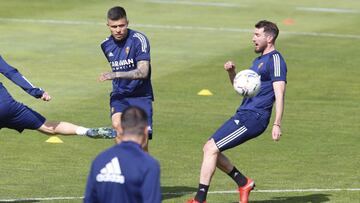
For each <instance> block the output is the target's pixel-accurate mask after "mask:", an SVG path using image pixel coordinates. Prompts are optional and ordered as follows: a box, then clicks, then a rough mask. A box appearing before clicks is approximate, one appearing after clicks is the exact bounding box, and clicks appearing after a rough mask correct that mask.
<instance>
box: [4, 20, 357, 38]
mask: <svg viewBox="0 0 360 203" xmlns="http://www.w3.org/2000/svg"><path fill="white" fill-rule="evenodd" d="M0 21H3V22H15V23H35V24H64V25H104V26H105V22H104V23H99V22H94V21H73V20H51V19H21V18H0ZM131 26H132V27H140V28H153V29H169V30H200V31H211V32H213V31H223V32H238V33H252V30H250V29H240V28H224V27H202V26H181V25H154V24H132V25H131ZM281 33H282V34H285V35H301V36H314V37H333V38H344V39H360V35H351V34H335V33H322V32H290V31H288V32H287V31H283V32H281Z"/></svg>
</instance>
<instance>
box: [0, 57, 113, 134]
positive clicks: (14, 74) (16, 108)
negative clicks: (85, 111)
mask: <svg viewBox="0 0 360 203" xmlns="http://www.w3.org/2000/svg"><path fill="white" fill-rule="evenodd" d="M0 73H1V74H3V75H4V76H5V77H7V78H8V79H9V80H11V81H12V82H14V83H15V84H16V85H18V86H19V87H21V88H22V89H23V90H25V91H26V92H27V93H28V94H30V95H31V96H33V97H35V98H41V99H42V100H44V101H50V100H51V96H50V95H49V94H48V93H47V92H45V91H44V90H42V89H41V88H37V87H35V86H34V85H32V84H31V83H30V82H29V81H28V80H27V79H26V78H25V77H24V76H23V75H21V74H20V73H19V71H18V70H17V69H15V68H13V67H12V66H10V65H9V64H7V63H6V62H5V60H4V59H3V58H2V57H1V56H0ZM1 128H10V129H14V130H17V131H18V132H20V133H21V132H22V131H23V130H24V129H31V130H38V131H40V132H42V133H45V134H63V135H75V134H77V135H87V136H89V137H93V138H97V137H104V138H113V137H114V135H113V131H112V129H109V128H84V127H81V126H77V125H74V124H72V123H68V122H63V121H61V122H57V121H46V119H45V118H44V117H43V116H42V115H40V114H39V113H38V112H36V111H34V110H32V109H31V108H29V107H27V106H26V105H24V104H22V103H20V102H17V101H15V100H14V99H13V97H12V96H11V95H10V94H9V92H8V91H7V90H6V88H5V87H4V86H3V84H2V83H1V82H0V129H1Z"/></svg>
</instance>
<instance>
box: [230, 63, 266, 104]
mask: <svg viewBox="0 0 360 203" xmlns="http://www.w3.org/2000/svg"><path fill="white" fill-rule="evenodd" d="M260 86H261V80H260V75H258V74H257V73H256V72H255V71H253V70H250V69H247V70H242V71H240V72H238V73H237V74H236V76H235V78H234V89H235V91H236V92H237V93H239V94H240V95H241V96H244V97H253V96H255V95H256V94H257V93H258V92H259V90H260Z"/></svg>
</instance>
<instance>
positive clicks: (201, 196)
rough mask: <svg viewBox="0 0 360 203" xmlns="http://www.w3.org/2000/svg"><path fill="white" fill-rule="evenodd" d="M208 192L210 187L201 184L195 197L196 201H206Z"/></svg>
mask: <svg viewBox="0 0 360 203" xmlns="http://www.w3.org/2000/svg"><path fill="white" fill-rule="evenodd" d="M208 190H209V186H208V185H203V184H199V188H198V190H197V192H196V195H195V200H196V201H198V202H200V203H202V202H204V201H206V195H207V193H208Z"/></svg>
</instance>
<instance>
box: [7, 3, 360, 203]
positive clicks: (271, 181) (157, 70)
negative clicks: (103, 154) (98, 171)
mask: <svg viewBox="0 0 360 203" xmlns="http://www.w3.org/2000/svg"><path fill="white" fill-rule="evenodd" d="M0 4H1V7H0V30H1V35H0V47H1V52H0V54H1V55H2V56H3V57H4V58H5V59H6V60H7V61H8V62H9V63H10V64H11V65H13V66H14V67H16V68H18V69H19V70H20V71H21V72H22V73H23V74H24V75H25V76H26V77H27V78H28V79H29V80H30V81H31V82H32V83H33V84H36V85H37V86H40V87H42V88H44V89H45V90H46V91H48V92H49V93H50V94H51V95H52V96H53V100H52V101H51V102H49V103H45V102H41V101H39V100H35V99H34V98H32V97H30V96H29V95H27V94H26V93H25V92H23V91H22V90H21V89H19V88H18V87H16V86H15V85H13V84H11V82H10V81H8V80H7V79H6V78H5V77H3V76H0V80H1V82H3V83H4V85H5V86H6V87H7V89H8V90H9V91H10V93H11V94H12V95H13V96H14V97H15V98H16V99H17V100H18V101H21V102H23V103H25V104H27V105H28V106H30V107H32V108H33V109H35V110H36V111H38V112H40V113H42V114H43V115H44V116H45V117H47V118H48V119H49V120H64V121H70V122H73V123H77V124H80V125H84V126H91V127H97V126H110V118H109V110H108V109H109V107H108V100H109V96H108V95H109V92H110V90H111V84H110V82H107V83H106V82H105V83H98V82H96V78H97V77H98V75H99V73H100V72H103V71H107V70H110V69H109V66H108V64H107V62H106V60H105V57H104V56H103V54H102V52H101V50H100V47H99V45H100V43H101V42H102V40H103V39H105V37H106V36H108V35H109V32H108V30H107V27H106V26H105V20H106V17H105V14H106V11H107V9H108V8H110V7H112V6H114V5H122V6H124V7H125V8H126V9H127V12H128V18H129V20H130V28H133V29H136V30H139V31H141V32H143V33H145V34H146V35H147V36H148V37H149V39H150V43H151V52H152V66H153V70H152V71H153V72H152V76H153V85H154V90H155V103H154V139H153V141H151V143H150V150H151V154H152V155H154V156H155V157H156V158H157V159H158V160H159V161H160V163H161V169H162V176H161V183H162V189H163V193H164V198H163V199H164V201H163V202H165V203H166V202H169V203H170V202H176V203H177V202H185V200H186V199H188V198H190V197H192V196H193V194H192V193H193V192H195V191H196V187H197V184H198V179H199V169H200V162H201V157H202V145H203V144H204V143H205V141H206V140H207V138H208V137H209V136H210V135H211V134H212V133H213V132H214V131H215V130H216V129H217V128H218V127H219V126H220V125H221V124H222V123H223V122H224V121H225V120H226V119H227V118H228V117H229V116H231V115H232V114H233V113H234V111H235V110H236V108H237V107H238V105H239V104H240V102H241V97H239V96H237V95H236V93H235V92H234V91H233V90H232V88H231V86H230V83H229V81H228V78H227V74H226V73H225V71H223V68H222V66H223V63H224V62H225V61H226V60H229V59H232V60H234V61H235V62H236V63H237V65H238V70H240V69H245V68H247V67H249V66H250V64H251V61H252V60H253V58H254V57H256V54H254V52H253V46H252V43H251V37H252V33H251V31H252V29H253V25H254V24H255V23H256V22H257V21H259V20H262V19H268V20H272V21H275V22H277V24H278V26H279V28H280V36H279V38H278V40H277V49H278V50H279V51H280V52H281V53H282V54H283V56H284V57H285V60H286V61H287V65H288V85H287V93H286V102H285V103H286V105H285V114H284V119H283V127H282V131H283V137H282V140H281V141H280V142H279V143H274V142H273V141H272V140H271V134H270V130H269V129H268V130H267V131H266V132H265V133H264V134H263V135H262V136H260V137H259V138H257V139H255V140H252V141H249V142H248V143H246V144H243V145H241V146H239V147H237V148H235V149H232V150H229V151H228V152H226V154H227V155H228V156H229V158H230V159H231V160H232V161H233V163H234V164H235V165H236V166H237V167H238V168H239V169H240V170H241V171H243V172H244V173H245V174H246V175H248V176H250V177H252V178H253V179H254V180H255V181H256V185H257V188H256V189H257V190H256V191H254V192H253V193H252V194H251V201H252V202H259V203H260V202H274V203H275V202H293V203H298V202H341V203H343V202H358V201H359V199H360V192H359V188H360V181H359V180H360V174H359V168H360V159H359V152H360V150H359V149H360V144H359V143H360V142H359V130H360V116H359V112H360V106H359V101H360V94H359V91H360V85H359V82H358V77H359V76H360V71H359V68H358V64H360V58H359V57H358V49H359V48H358V47H359V46H358V44H359V43H360V29H359V26H358V25H359V24H360V18H359V16H360V3H359V2H357V1H351V0H347V1H336V0H331V1H328V0H326V1H325V0H319V1H316V2H314V1H308V0H306V1H300V0H294V1H291V2H285V1H279V0H267V1H265V0H257V1H250V0H238V1H235V0H232V1H231V0H230V1H220V0H219V1H217V2H214V1H210V0H208V1H200V0H199V1H166V0H164V1H150V0H149V1H146V0H144V1H141V0H136V1H95V0H87V1H80V0H79V1H70V0H65V1H64V0H62V1H60V0H51V1H41V0H32V1H21V0H12V1H4V0H1V2H0ZM289 19H291V20H289ZM288 22H292V24H291V23H290V24H288ZM240 67H241V68H240ZM201 89H210V90H211V91H212V92H213V94H214V95H213V96H210V97H201V96H198V95H197V92H199V91H200V90H201ZM60 138H61V139H62V140H63V141H64V143H63V144H49V143H46V142H45V140H46V139H48V138H47V137H46V136H44V135H41V134H40V133H37V132H35V131H25V132H24V133H22V134H18V133H17V132H16V131H13V130H8V129H2V130H0V201H4V200H10V199H18V200H20V201H23V202H25V201H26V202H36V201H41V199H39V200H35V199H32V198H52V199H53V200H49V201H51V202H81V199H80V197H82V196H83V193H84V188H85V182H86V178H87V174H88V170H89V167H90V163H91V161H92V160H93V158H94V157H95V156H96V155H97V154H98V153H99V152H100V151H103V150H104V149H106V148H108V147H110V146H112V145H113V144H114V143H113V142H112V141H110V140H93V139H88V138H86V137H76V136H70V137H64V136H61V137H60ZM235 189H236V187H235V184H234V183H233V182H232V181H231V180H230V179H229V178H228V177H227V176H226V175H224V174H222V173H221V172H217V173H216V174H215V176H214V178H213V181H212V184H211V187H210V192H213V193H210V194H209V196H208V202H221V203H225V202H226V203H230V202H231V203H233V202H237V200H238V197H237V194H236V193H235V192H234V191H235ZM274 190H277V191H274ZM228 192H230V193H228ZM55 197H59V199H58V200H56V198H55ZM64 197H74V198H75V199H66V198H64ZM29 198H30V199H32V200H26V199H29Z"/></svg>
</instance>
